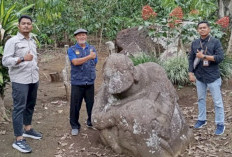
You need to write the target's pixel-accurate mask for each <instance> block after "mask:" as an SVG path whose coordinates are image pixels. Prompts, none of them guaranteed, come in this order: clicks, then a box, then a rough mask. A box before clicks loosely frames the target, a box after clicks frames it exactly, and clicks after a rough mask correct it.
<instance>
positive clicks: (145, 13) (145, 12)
mask: <svg viewBox="0 0 232 157" xmlns="http://www.w3.org/2000/svg"><path fill="white" fill-rule="evenodd" d="M156 16H157V13H156V12H154V11H153V9H152V8H151V7H150V6H149V5H145V6H143V9H142V18H143V19H144V20H147V19H149V18H151V17H156Z"/></svg>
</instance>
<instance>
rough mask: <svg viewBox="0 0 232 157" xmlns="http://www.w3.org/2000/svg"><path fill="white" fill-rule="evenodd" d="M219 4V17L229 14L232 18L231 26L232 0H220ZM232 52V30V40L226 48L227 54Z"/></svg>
mask: <svg viewBox="0 0 232 157" xmlns="http://www.w3.org/2000/svg"><path fill="white" fill-rule="evenodd" d="M218 6H219V12H218V16H219V18H222V17H224V16H229V18H230V26H231V25H232V1H231V0H218ZM229 53H232V31H231V34H230V40H229V43H228V47H227V50H226V54H227V55H228V54H229Z"/></svg>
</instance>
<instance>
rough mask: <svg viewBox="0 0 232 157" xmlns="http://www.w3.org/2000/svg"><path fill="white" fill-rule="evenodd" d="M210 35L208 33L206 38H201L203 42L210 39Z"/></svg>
mask: <svg viewBox="0 0 232 157" xmlns="http://www.w3.org/2000/svg"><path fill="white" fill-rule="evenodd" d="M209 37H210V35H208V36H207V37H206V38H205V39H202V38H200V39H201V42H206V41H208V40H209Z"/></svg>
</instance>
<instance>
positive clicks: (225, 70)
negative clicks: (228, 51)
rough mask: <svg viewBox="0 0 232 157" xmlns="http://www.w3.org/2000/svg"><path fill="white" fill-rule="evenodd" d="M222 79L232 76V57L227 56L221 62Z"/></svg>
mask: <svg viewBox="0 0 232 157" xmlns="http://www.w3.org/2000/svg"><path fill="white" fill-rule="evenodd" d="M219 68H220V73H221V77H222V79H225V78H227V79H228V78H231V76H232V57H231V56H228V55H227V56H225V59H224V60H223V61H222V62H221V63H220V64H219Z"/></svg>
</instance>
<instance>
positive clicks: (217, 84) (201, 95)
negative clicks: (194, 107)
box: [196, 78, 224, 124]
mask: <svg viewBox="0 0 232 157" xmlns="http://www.w3.org/2000/svg"><path fill="white" fill-rule="evenodd" d="M221 84H222V80H221V78H219V79H217V80H215V81H214V82H212V83H203V82H200V81H198V80H197V81H196V86H197V96H198V112H199V113H198V120H201V121H203V120H206V95H207V87H208V89H209V91H210V93H211V95H212V97H213V102H214V108H215V123H216V124H224V107H223V101H222V95H221Z"/></svg>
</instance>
